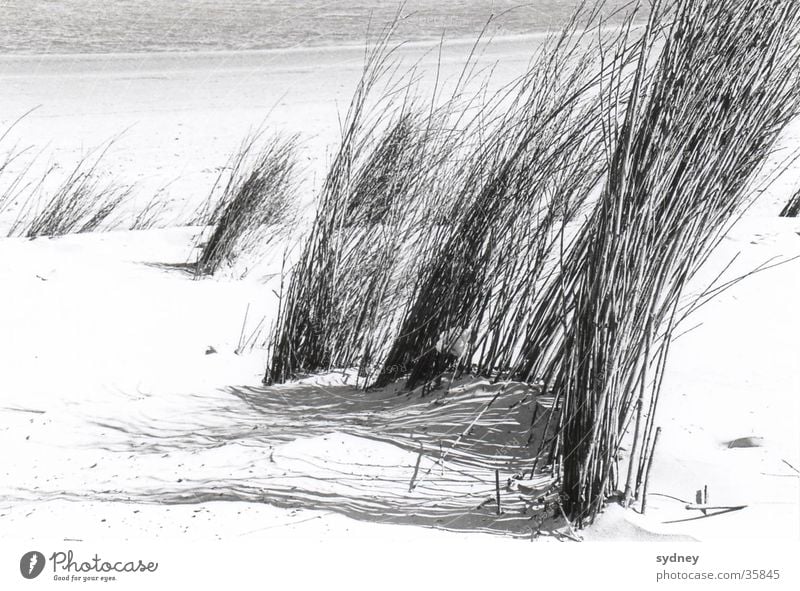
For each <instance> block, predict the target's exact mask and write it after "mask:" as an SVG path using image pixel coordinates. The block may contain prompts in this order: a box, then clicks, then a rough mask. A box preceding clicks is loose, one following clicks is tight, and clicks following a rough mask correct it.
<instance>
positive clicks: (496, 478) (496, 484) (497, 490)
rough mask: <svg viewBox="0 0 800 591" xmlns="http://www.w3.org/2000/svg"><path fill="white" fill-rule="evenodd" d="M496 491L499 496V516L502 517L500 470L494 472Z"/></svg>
mask: <svg viewBox="0 0 800 591" xmlns="http://www.w3.org/2000/svg"><path fill="white" fill-rule="evenodd" d="M494 490H495V495H496V496H497V514H498V515H502V513H503V511H502V510H501V508H500V470H495V471H494Z"/></svg>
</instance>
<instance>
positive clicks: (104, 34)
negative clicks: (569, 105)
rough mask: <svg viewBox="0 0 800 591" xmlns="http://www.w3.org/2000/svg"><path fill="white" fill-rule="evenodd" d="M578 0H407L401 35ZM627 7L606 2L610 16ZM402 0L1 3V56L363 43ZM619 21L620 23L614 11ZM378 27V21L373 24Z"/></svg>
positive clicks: (546, 21)
mask: <svg viewBox="0 0 800 591" xmlns="http://www.w3.org/2000/svg"><path fill="white" fill-rule="evenodd" d="M578 4H579V0H532V1H531V2H529V3H527V4H526V3H524V2H520V0H408V1H407V2H405V4H404V5H403V7H402V9H401V16H402V17H403V18H402V20H401V22H400V25H399V27H398V31H397V38H398V39H402V40H411V41H413V40H424V39H431V38H438V37H440V36H441V35H442V34H443V33H444V34H445V35H446V38H451V39H452V38H463V37H474V36H476V35H477V34H478V33H479V32H480V31H481V29H482V28H483V27H484V25H485V24H486V22H487V20H488V19H489V18H490V16H492V15H494V21H493V23H492V25H491V26H490V28H489V33H490V34H494V35H502V34H525V33H531V32H536V31H541V30H543V29H547V28H551V27H557V26H559V25H561V24H563V23H564V22H566V21H567V20H568V18H569V16H570V15H571V14H572V12H573V11H574V9H575V7H576V6H577V5H578ZM625 4H627V0H611V1H609V2H607V5H606V8H605V9H604V11H605V13H607V14H609V15H611V13H612V12H613V11H614V10H615V9H616V8H618V7H620V6H623V5H625ZM399 7H400V4H399V2H398V1H397V0H348V1H344V0H260V1H259V0H0V53H2V54H47V53H55V54H75V53H130V52H150V51H217V50H242V49H274V48H290V47H302V46H326V45H342V44H353V43H362V42H363V41H364V40H365V39H366V38H367V36H368V31H369V30H370V28H371V30H372V31H373V33H374V32H375V31H376V30H378V29H380V28H381V27H382V26H383V25H385V24H386V23H387V22H389V21H390V20H392V18H393V17H394V15H396V14H397V13H398V9H399ZM611 20H612V21H613V20H619V16H618V15H617V16H616V17H614V16H612V17H611ZM370 23H371V25H370Z"/></svg>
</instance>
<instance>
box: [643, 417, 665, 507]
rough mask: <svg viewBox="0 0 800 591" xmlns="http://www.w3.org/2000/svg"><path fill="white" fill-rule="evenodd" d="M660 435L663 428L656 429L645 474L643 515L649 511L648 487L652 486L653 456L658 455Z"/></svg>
mask: <svg viewBox="0 0 800 591" xmlns="http://www.w3.org/2000/svg"><path fill="white" fill-rule="evenodd" d="M659 435H661V427H658V428H656V433H655V435H653V445H652V447H651V448H650V457H649V458H647V470H645V473H644V488H643V489H642V515H644V512H645V511H646V510H647V487H648V486H649V484H650V468H652V467H653V456H655V455H656V444H657V443H658V436H659Z"/></svg>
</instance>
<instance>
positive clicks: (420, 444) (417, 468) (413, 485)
mask: <svg viewBox="0 0 800 591" xmlns="http://www.w3.org/2000/svg"><path fill="white" fill-rule="evenodd" d="M422 451H423V447H422V442H421V441H420V443H419V455H418V456H417V464H416V465H415V466H414V474H413V475H412V476H411V482H410V483H409V485H408V492H413V491H414V487H415V486H416V484H415V481H416V480H417V474H419V464H420V462H421V461H422Z"/></svg>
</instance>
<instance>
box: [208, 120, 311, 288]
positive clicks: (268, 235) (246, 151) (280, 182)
mask: <svg viewBox="0 0 800 591" xmlns="http://www.w3.org/2000/svg"><path fill="white" fill-rule="evenodd" d="M261 135H262V134H260V133H259V134H255V135H254V136H252V137H249V138H247V139H246V140H245V141H244V143H243V144H242V147H241V149H240V150H239V151H238V152H237V154H236V155H235V156H234V157H233V158H232V159H231V163H230V166H229V167H228V169H229V170H230V173H229V177H228V180H227V183H226V184H225V186H224V187H223V190H222V194H221V196H220V197H219V199H218V200H217V202H216V204H215V206H214V208H213V209H212V210H211V212H210V214H209V217H208V222H209V223H210V224H211V225H212V226H213V230H212V231H211V233H210V235H208V236H207V237H205V243H204V244H203V246H202V249H201V251H200V254H199V255H198V258H197V263H196V266H195V268H196V272H197V274H199V275H212V274H214V273H215V272H216V271H217V270H219V269H220V268H221V267H222V266H223V265H230V264H233V262H234V261H235V260H236V259H237V258H238V257H239V256H241V255H242V254H244V253H247V252H248V251H249V250H250V249H252V248H253V247H255V246H256V245H260V246H263V245H264V244H268V243H270V242H271V241H273V240H275V239H277V238H280V237H282V236H285V235H286V231H287V229H288V228H289V227H290V225H291V224H292V221H293V220H294V219H295V214H296V211H297V197H298V195H297V193H298V188H299V178H298V158H297V137H290V138H282V137H280V136H275V137H272V138H270V139H269V140H267V141H266V143H265V144H264V145H263V146H261V147H258V146H257V144H258V143H259V142H260V141H261V140H260V136H261Z"/></svg>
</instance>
